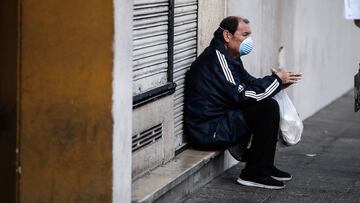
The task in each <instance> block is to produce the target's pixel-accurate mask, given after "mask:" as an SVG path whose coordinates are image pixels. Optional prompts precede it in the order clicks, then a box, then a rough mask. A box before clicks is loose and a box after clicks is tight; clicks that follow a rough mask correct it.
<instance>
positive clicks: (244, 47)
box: [239, 37, 254, 56]
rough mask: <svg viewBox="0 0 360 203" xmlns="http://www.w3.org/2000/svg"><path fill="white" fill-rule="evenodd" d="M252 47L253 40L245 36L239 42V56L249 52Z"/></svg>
mask: <svg viewBox="0 0 360 203" xmlns="http://www.w3.org/2000/svg"><path fill="white" fill-rule="evenodd" d="M253 48H254V42H253V40H252V38H251V37H247V38H246V39H244V41H242V42H241V44H240V47H239V53H240V56H243V55H246V54H248V53H250V52H251V50H253Z"/></svg>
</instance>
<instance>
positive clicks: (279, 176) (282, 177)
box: [271, 166, 292, 181]
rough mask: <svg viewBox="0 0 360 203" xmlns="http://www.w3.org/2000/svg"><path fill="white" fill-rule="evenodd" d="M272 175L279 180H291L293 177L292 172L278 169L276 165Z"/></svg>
mask: <svg viewBox="0 0 360 203" xmlns="http://www.w3.org/2000/svg"><path fill="white" fill-rule="evenodd" d="M271 177H272V178H274V179H276V180H279V181H289V180H291V179H292V176H291V174H290V173H287V172H285V171H281V170H279V169H277V168H276V167H275V166H274V168H273V172H272V174H271Z"/></svg>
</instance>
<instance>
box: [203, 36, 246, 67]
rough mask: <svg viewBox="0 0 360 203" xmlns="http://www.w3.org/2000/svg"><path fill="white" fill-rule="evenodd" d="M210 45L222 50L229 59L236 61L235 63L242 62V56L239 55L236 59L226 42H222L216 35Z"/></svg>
mask: <svg viewBox="0 0 360 203" xmlns="http://www.w3.org/2000/svg"><path fill="white" fill-rule="evenodd" d="M210 46H211V47H213V48H215V49H216V50H218V51H220V52H221V53H222V54H224V56H225V58H226V60H227V61H230V62H232V63H234V64H235V65H240V64H242V62H241V59H240V57H237V58H236V59H234V58H233V57H232V56H231V54H230V52H229V51H228V50H227V49H226V48H225V45H224V42H222V41H221V40H220V39H218V38H216V37H214V38H213V39H212V40H211V42H210Z"/></svg>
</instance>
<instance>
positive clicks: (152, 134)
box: [132, 123, 162, 152]
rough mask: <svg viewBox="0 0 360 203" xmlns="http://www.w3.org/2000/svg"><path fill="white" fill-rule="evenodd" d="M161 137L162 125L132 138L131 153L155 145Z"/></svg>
mask: <svg viewBox="0 0 360 203" xmlns="http://www.w3.org/2000/svg"><path fill="white" fill-rule="evenodd" d="M161 137H162V124H161V123H160V124H158V125H156V126H153V127H151V128H149V129H147V130H145V131H143V132H141V133H139V134H136V135H134V136H133V137H132V151H133V152H135V151H138V150H140V149H142V148H144V147H146V146H148V145H150V144H152V143H155V142H156V141H158V140H159V139H160V138H161Z"/></svg>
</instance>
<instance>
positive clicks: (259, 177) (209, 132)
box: [184, 16, 301, 189]
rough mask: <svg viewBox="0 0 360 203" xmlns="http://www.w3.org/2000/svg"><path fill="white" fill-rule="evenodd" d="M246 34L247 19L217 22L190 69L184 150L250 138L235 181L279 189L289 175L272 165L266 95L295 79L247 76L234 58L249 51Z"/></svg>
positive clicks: (270, 104) (275, 111)
mask: <svg viewBox="0 0 360 203" xmlns="http://www.w3.org/2000/svg"><path fill="white" fill-rule="evenodd" d="M250 35H251V30H250V27H249V21H248V20H247V19H244V18H241V17H236V16H230V17H227V18H225V19H223V20H222V22H221V23H220V26H219V28H218V29H217V30H216V31H215V32H214V38H213V39H212V41H211V43H210V46H209V47H207V48H206V49H205V50H204V52H203V53H202V54H201V55H200V56H199V57H198V58H197V59H196V60H195V61H194V63H193V64H192V65H191V68H190V70H189V71H188V73H187V75H186V86H185V110H184V111H185V118H184V122H185V134H186V135H187V137H188V141H189V143H190V145H192V146H193V147H195V148H200V149H227V148H229V147H231V146H233V145H236V144H239V143H240V142H242V141H243V140H244V139H245V140H246V139H249V137H250V136H251V134H252V135H253V136H252V141H251V147H250V148H249V149H247V150H246V151H245V153H244V155H243V160H244V161H245V162H246V166H245V168H244V169H243V170H242V172H241V174H240V176H239V178H238V179H237V182H238V183H239V184H242V185H246V186H255V187H263V188H269V189H281V188H284V187H285V184H284V183H283V182H282V181H288V180H290V179H291V175H290V174H289V173H286V172H283V171H281V170H279V169H277V168H276V167H275V166H274V156H275V151H276V143H277V136H278V130H279V119H280V118H279V106H278V104H277V102H276V101H275V100H274V99H272V96H274V95H275V94H276V93H278V92H279V91H280V90H281V89H282V88H286V87H288V86H290V85H292V84H294V83H295V82H297V81H298V80H299V79H300V78H301V74H299V73H295V72H291V71H286V70H284V69H277V70H273V73H272V74H271V75H268V76H265V77H263V78H255V77H253V76H251V75H250V74H249V73H248V72H247V71H246V70H245V69H244V67H243V64H242V61H241V58H240V57H242V56H244V55H246V54H248V53H249V52H250V51H251V50H252V48H253V41H252V39H251V37H250Z"/></svg>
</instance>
